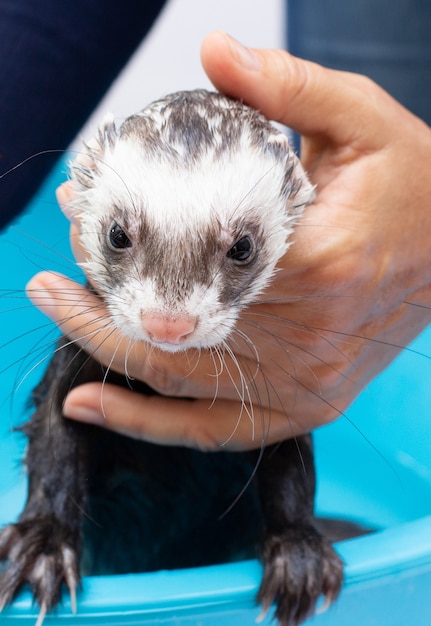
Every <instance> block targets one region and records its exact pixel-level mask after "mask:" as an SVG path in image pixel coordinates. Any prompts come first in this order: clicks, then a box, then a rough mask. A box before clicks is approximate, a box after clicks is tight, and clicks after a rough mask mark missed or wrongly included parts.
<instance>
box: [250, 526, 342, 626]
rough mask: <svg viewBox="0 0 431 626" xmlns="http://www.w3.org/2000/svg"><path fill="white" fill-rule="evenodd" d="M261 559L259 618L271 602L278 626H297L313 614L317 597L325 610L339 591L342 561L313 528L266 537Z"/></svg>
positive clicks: (288, 530) (292, 530) (300, 528)
mask: <svg viewBox="0 0 431 626" xmlns="http://www.w3.org/2000/svg"><path fill="white" fill-rule="evenodd" d="M261 559H262V563H263V568H264V569H263V578H262V583H261V586H260V589H259V592H258V596H257V599H258V601H259V602H260V603H261V605H262V618H263V617H264V616H265V614H266V613H267V611H268V610H269V608H270V607H271V605H272V604H273V603H275V617H276V619H277V620H278V622H279V624H280V626H298V624H301V623H302V622H303V621H305V620H306V619H307V618H308V617H310V616H311V615H312V614H313V613H314V612H315V609H316V603H317V601H318V599H319V597H320V596H322V595H323V596H324V598H325V604H324V608H326V607H327V606H329V605H330V604H331V602H333V600H335V599H336V597H337V596H338V594H339V592H340V589H341V585H342V582H343V564H342V561H341V559H340V557H339V556H338V555H337V553H336V552H335V550H334V549H333V547H332V546H331V544H330V543H329V542H328V541H327V540H326V539H325V538H324V537H322V536H321V535H320V534H318V532H317V531H316V530H315V529H314V528H313V527H308V528H303V527H296V526H295V527H291V528H289V529H287V530H286V531H285V532H284V533H283V534H280V535H273V536H268V537H266V538H265V540H264V542H263V545H262V556H261Z"/></svg>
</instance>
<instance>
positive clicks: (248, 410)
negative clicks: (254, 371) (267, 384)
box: [220, 342, 254, 448]
mask: <svg viewBox="0 0 431 626" xmlns="http://www.w3.org/2000/svg"><path fill="white" fill-rule="evenodd" d="M223 348H224V350H225V351H226V353H227V354H228V355H229V356H230V358H231V361H232V363H233V365H234V366H235V368H236V370H237V372H238V374H239V377H240V383H241V387H238V383H237V382H236V380H235V378H234V376H233V374H232V372H231V371H230V368H229V366H228V364H227V363H226V360H225V359H224V365H225V371H226V372H227V373H228V376H229V379H230V381H231V382H232V384H233V386H234V389H235V391H236V392H237V394H238V398H239V399H240V401H241V409H240V412H239V414H238V418H237V422H236V425H235V426H234V428H233V429H232V432H231V434H230V436H229V437H228V438H227V439H226V440H225V441H223V443H221V444H220V447H222V448H224V447H226V446H227V445H228V444H229V442H230V441H231V440H232V438H233V437H234V435H235V433H236V432H237V430H238V428H239V424H240V422H241V419H242V417H243V415H244V413H245V414H246V415H247V416H248V418H249V420H250V424H251V426H252V440H253V441H254V406H253V401H252V398H251V395H250V390H249V386H248V383H247V380H246V378H245V376H244V374H243V371H242V368H241V366H240V364H239V361H238V358H237V356H236V355H235V353H234V352H233V350H232V349H231V348H230V346H229V345H228V343H227V342H223Z"/></svg>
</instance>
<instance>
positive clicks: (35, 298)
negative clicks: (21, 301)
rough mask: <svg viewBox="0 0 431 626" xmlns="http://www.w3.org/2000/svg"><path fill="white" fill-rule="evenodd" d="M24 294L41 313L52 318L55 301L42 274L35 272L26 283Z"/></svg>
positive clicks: (55, 306)
mask: <svg viewBox="0 0 431 626" xmlns="http://www.w3.org/2000/svg"><path fill="white" fill-rule="evenodd" d="M26 294H27V297H28V298H29V300H31V302H32V303H33V304H34V305H35V306H36V307H37V308H38V309H39V310H40V311H42V313H44V314H45V315H47V316H48V317H50V318H53V315H54V314H55V311H56V308H57V302H56V301H55V299H54V298H53V297H52V294H51V293H50V291H49V288H48V287H47V286H46V284H45V283H44V281H43V274H37V275H36V276H34V277H33V278H32V279H31V280H30V281H29V282H28V283H27V285H26Z"/></svg>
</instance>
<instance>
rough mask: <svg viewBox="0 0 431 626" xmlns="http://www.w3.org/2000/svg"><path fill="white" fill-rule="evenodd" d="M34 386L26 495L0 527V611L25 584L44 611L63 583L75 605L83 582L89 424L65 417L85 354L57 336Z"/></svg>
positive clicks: (51, 605)
mask: <svg viewBox="0 0 431 626" xmlns="http://www.w3.org/2000/svg"><path fill="white" fill-rule="evenodd" d="M61 341H62V343H61V344H60V346H62V347H60V346H59V347H60V349H59V350H58V351H57V352H56V355H55V356H54V358H53V359H52V361H51V363H50V365H49V366H48V369H47V371H46V373H45V376H44V378H43V380H42V382H41V383H40V384H39V386H38V387H37V388H36V390H35V392H34V402H35V404H36V411H35V413H34V414H33V416H32V418H31V419H30V421H29V422H28V423H27V424H26V425H25V426H24V428H23V430H24V432H25V434H26V435H27V436H28V439H29V443H28V449H27V455H26V465H27V470H28V478H29V483H28V497H27V502H26V505H25V508H24V511H23V512H22V514H21V516H20V518H19V520H18V522H17V523H15V524H10V525H9V526H6V527H5V528H4V529H3V530H2V532H1V533H0V559H1V560H3V561H6V564H5V566H4V567H3V569H2V575H1V577H0V609H1V608H3V607H4V606H5V604H7V603H8V602H10V601H11V600H12V599H13V597H14V596H15V594H16V593H17V592H18V591H19V589H20V588H21V587H22V586H23V585H24V584H26V583H28V584H29V585H30V587H31V589H32V592H33V595H34V597H35V599H36V600H37V601H38V602H39V604H40V607H41V613H40V617H39V623H41V622H42V620H43V616H44V614H45V613H46V612H48V611H49V610H50V609H51V607H53V606H54V605H55V604H56V603H57V602H58V600H59V597H60V593H61V586H62V584H63V583H65V584H66V585H67V586H68V588H69V590H70V595H71V602H72V608H73V609H74V608H75V605H76V588H77V586H78V585H79V583H80V576H79V558H80V551H81V525H82V512H83V509H84V506H85V499H86V462H87V443H86V439H87V438H86V437H84V436H83V434H84V432H85V429H86V425H84V424H78V423H74V422H72V421H71V420H70V421H69V420H67V419H65V418H63V416H62V405H63V401H64V397H65V395H66V393H67V391H68V390H69V388H70V386H71V382H70V381H74V380H76V381H77V380H78V378H79V377H78V373H79V372H80V371H82V368H84V369H85V366H86V363H87V360H88V357H87V356H85V355H83V354H82V353H80V352H78V350H77V349H76V348H75V347H74V346H73V345H68V344H67V342H66V341H65V340H61Z"/></svg>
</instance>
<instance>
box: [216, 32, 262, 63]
mask: <svg viewBox="0 0 431 626" xmlns="http://www.w3.org/2000/svg"><path fill="white" fill-rule="evenodd" d="M223 34H224V36H225V37H226V40H227V41H228V43H229V46H230V49H231V51H232V53H233V54H234V56H235V58H236V60H237V61H238V62H239V64H240V65H242V67H243V68H245V69H248V70H253V71H257V70H259V69H260V68H261V62H260V58H259V56H258V55H257V54H256V53H255V52H254V51H253V50H251V49H250V48H247V47H246V46H244V45H243V44H242V43H240V42H239V41H238V40H237V39H235V38H234V37H231V35H228V34H226V33H223Z"/></svg>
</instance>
